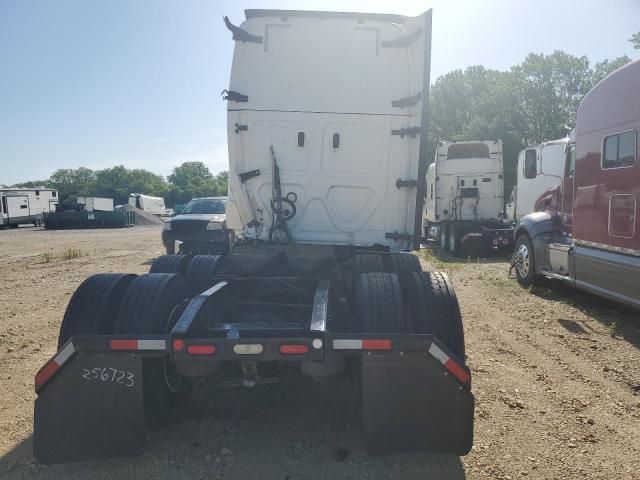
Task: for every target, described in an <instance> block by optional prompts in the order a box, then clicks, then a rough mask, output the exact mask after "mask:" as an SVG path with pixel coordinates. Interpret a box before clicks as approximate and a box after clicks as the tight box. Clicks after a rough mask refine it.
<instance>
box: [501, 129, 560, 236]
mask: <svg viewBox="0 0 640 480" xmlns="http://www.w3.org/2000/svg"><path fill="white" fill-rule="evenodd" d="M570 141H571V136H568V137H565V138H560V139H558V140H552V141H550V142H545V143H541V144H540V145H536V146H534V147H529V148H525V149H524V150H521V151H520V153H519V154H518V165H517V172H518V176H517V183H516V186H515V187H514V188H513V190H512V191H511V197H510V198H509V202H508V203H507V218H508V219H509V220H511V221H513V222H514V223H517V222H519V221H520V219H521V218H522V217H524V216H525V215H528V214H530V213H532V212H533V211H534V209H535V203H536V200H537V199H538V197H540V195H542V193H544V192H545V191H546V190H547V189H548V188H550V187H553V186H554V185H557V184H558V183H560V181H561V179H562V176H563V175H564V165H565V158H566V148H567V145H568V144H569V142H570Z"/></svg>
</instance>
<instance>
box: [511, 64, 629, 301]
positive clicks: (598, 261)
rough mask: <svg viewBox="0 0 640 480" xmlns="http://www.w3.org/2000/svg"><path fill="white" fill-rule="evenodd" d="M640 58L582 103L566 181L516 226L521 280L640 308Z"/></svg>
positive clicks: (568, 153)
mask: <svg viewBox="0 0 640 480" xmlns="http://www.w3.org/2000/svg"><path fill="white" fill-rule="evenodd" d="M639 93H640V62H638V61H635V62H631V63H629V64H627V65H625V66H624V67H622V68H620V69H618V70H616V71H615V72H613V73H612V74H610V75H609V76H608V77H606V78H605V79H604V80H602V81H601V82H600V83H599V84H597V85H596V86H595V87H594V88H593V89H592V90H591V91H590V92H589V93H588V94H587V95H586V96H585V98H584V99H583V101H582V102H581V103H580V106H579V107H578V114H577V120H576V138H575V145H569V146H568V148H567V151H566V160H565V168H564V174H563V178H562V181H561V182H560V183H559V184H558V185H557V186H556V187H553V188H551V189H549V190H548V191H547V192H545V193H544V194H543V195H542V196H541V197H540V198H539V199H538V201H537V202H536V210H537V212H536V213H533V214H531V215H528V216H525V217H524V218H523V219H522V220H521V222H520V223H519V225H518V227H517V229H516V248H515V253H514V259H513V260H514V261H513V265H514V268H515V271H516V277H517V279H518V281H519V282H520V283H521V284H523V285H529V284H531V283H532V282H533V281H535V279H536V277H539V276H547V277H553V278H557V279H560V280H562V281H564V282H566V283H568V284H570V285H572V286H575V287H577V288H580V289H583V290H587V291H590V292H592V293H595V294H598V295H601V296H603V297H606V298H609V299H612V300H615V301H618V302H621V303H624V304H626V305H629V306H633V307H636V308H638V307H640V290H638V288H637V285H638V282H639V281H640V231H639V228H638V225H637V223H638V222H637V215H638V211H637V203H638V198H640V170H639V169H640V166H639V165H638V160H637V159H638V130H639V129H640V113H639V112H640V96H639Z"/></svg>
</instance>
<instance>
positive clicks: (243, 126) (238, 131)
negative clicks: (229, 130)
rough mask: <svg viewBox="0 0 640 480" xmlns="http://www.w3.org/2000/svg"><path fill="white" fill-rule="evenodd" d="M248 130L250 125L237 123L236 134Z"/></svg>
mask: <svg viewBox="0 0 640 480" xmlns="http://www.w3.org/2000/svg"><path fill="white" fill-rule="evenodd" d="M247 130H249V125H240V124H239V123H236V133H240V132H246V131H247Z"/></svg>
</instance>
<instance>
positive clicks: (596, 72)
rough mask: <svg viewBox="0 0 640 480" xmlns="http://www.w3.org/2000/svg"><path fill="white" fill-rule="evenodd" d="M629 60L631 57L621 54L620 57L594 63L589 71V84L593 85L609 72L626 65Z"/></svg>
mask: <svg viewBox="0 0 640 480" xmlns="http://www.w3.org/2000/svg"><path fill="white" fill-rule="evenodd" d="M630 61H631V59H630V58H629V57H627V56H626V55H623V56H622V57H618V58H614V59H612V60H603V61H602V62H598V63H596V64H595V65H594V67H593V71H592V72H591V85H595V84H596V83H598V82H599V81H600V80H602V79H603V78H604V77H606V76H607V75H609V74H610V73H611V72H613V71H614V70H617V69H619V68H620V67H622V66H624V65H626V64H627V63H629V62H630Z"/></svg>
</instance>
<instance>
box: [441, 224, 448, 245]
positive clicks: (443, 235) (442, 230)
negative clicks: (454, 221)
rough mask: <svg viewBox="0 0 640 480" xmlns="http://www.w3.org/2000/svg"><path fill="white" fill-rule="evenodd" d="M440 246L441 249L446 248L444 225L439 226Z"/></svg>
mask: <svg viewBox="0 0 640 480" xmlns="http://www.w3.org/2000/svg"><path fill="white" fill-rule="evenodd" d="M440 246H441V247H442V248H444V247H446V246H447V235H446V231H445V229H444V225H442V226H440Z"/></svg>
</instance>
